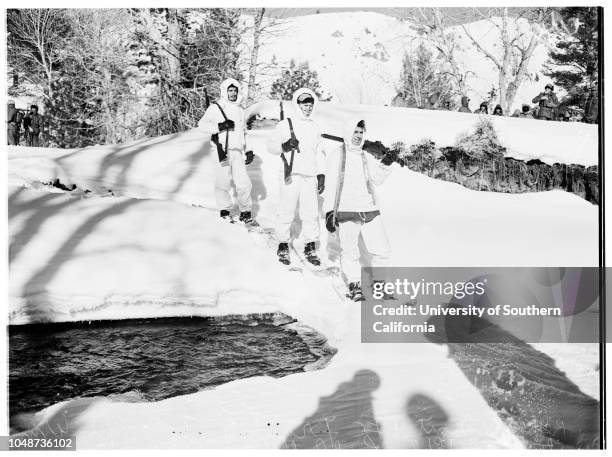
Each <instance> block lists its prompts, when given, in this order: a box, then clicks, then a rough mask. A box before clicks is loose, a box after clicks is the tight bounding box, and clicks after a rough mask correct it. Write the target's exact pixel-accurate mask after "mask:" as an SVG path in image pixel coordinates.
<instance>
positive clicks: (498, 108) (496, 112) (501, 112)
mask: <svg viewBox="0 0 612 457" xmlns="http://www.w3.org/2000/svg"><path fill="white" fill-rule="evenodd" d="M503 115H504V110H503V109H502V107H501V105H495V109H493V116H503Z"/></svg>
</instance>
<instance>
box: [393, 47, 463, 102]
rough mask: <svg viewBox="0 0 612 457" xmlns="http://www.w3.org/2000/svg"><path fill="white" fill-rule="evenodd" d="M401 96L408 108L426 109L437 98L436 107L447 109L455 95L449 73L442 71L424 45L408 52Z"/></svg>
mask: <svg viewBox="0 0 612 457" xmlns="http://www.w3.org/2000/svg"><path fill="white" fill-rule="evenodd" d="M398 92H399V94H400V96H401V97H402V98H403V99H404V100H405V101H406V103H407V105H408V106H417V107H424V106H425V105H426V102H427V101H428V100H429V99H430V97H432V96H435V98H436V100H437V101H436V107H445V106H446V104H447V103H449V102H450V100H451V98H452V94H453V87H452V81H451V78H450V76H449V74H448V73H445V72H443V71H442V70H441V62H440V61H439V60H437V59H435V58H434V56H433V52H432V51H431V50H430V49H428V47H427V46H426V45H425V44H424V43H420V44H419V46H418V47H417V49H416V51H415V52H414V53H413V52H411V51H406V52H405V54H404V60H403V63H402V72H401V75H400V88H399V90H398Z"/></svg>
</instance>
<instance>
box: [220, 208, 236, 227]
mask: <svg viewBox="0 0 612 457" xmlns="http://www.w3.org/2000/svg"><path fill="white" fill-rule="evenodd" d="M219 216H221V219H224V220H226V221H227V222H230V223H232V224H233V223H234V218H233V217H232V215H231V214H230V212H229V210H228V209H222V210H221V211H219Z"/></svg>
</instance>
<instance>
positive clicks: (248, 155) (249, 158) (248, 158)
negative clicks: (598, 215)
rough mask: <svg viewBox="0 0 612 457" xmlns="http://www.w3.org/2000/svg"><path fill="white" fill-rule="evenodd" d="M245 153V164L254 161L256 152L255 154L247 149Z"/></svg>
mask: <svg viewBox="0 0 612 457" xmlns="http://www.w3.org/2000/svg"><path fill="white" fill-rule="evenodd" d="M245 155H246V159H244V164H245V165H249V164H250V163H251V162H253V159H254V158H255V154H253V151H247V152H246V154H245Z"/></svg>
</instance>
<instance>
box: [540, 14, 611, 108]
mask: <svg viewBox="0 0 612 457" xmlns="http://www.w3.org/2000/svg"><path fill="white" fill-rule="evenodd" d="M555 13H557V14H556V17H555V21H554V22H553V24H557V25H558V30H559V38H560V40H559V41H558V42H557V45H556V48H555V49H553V50H551V52H550V54H549V56H550V59H549V62H548V64H547V65H546V71H545V74H546V75H547V76H550V77H551V78H552V79H553V81H554V82H555V84H556V85H558V86H560V87H563V88H564V89H565V90H566V91H567V94H568V95H567V96H566V97H565V98H564V99H563V100H561V105H560V107H561V108H566V109H569V110H570V111H574V112H579V113H580V112H581V111H582V110H583V108H584V105H585V102H586V99H587V97H588V89H589V87H591V86H593V85H595V86H596V85H597V84H598V82H599V74H598V72H599V61H598V59H599V54H598V44H599V38H600V37H599V33H598V19H599V18H598V10H597V8H596V7H570V8H561V9H560V10H558V11H556V12H555Z"/></svg>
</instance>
